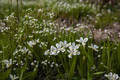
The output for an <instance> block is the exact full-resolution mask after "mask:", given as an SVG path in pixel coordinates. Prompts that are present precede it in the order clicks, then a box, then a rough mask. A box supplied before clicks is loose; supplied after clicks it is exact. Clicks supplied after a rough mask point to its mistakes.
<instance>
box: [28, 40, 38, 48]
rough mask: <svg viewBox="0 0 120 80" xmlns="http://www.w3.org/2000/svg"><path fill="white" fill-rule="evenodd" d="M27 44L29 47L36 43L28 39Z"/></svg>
mask: <svg viewBox="0 0 120 80" xmlns="http://www.w3.org/2000/svg"><path fill="white" fill-rule="evenodd" d="M27 44H28V45H29V46H30V47H33V46H34V45H36V42H35V41H29V42H27Z"/></svg>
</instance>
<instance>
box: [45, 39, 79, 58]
mask: <svg viewBox="0 0 120 80" xmlns="http://www.w3.org/2000/svg"><path fill="white" fill-rule="evenodd" d="M79 46H80V45H79V44H78V45H76V44H75V42H73V43H71V42H70V43H68V42H67V41H64V42H62V41H60V42H59V43H56V45H55V46H53V45H52V46H51V47H50V49H49V50H46V51H45V53H44V55H58V54H59V53H60V52H61V53H64V52H65V51H67V52H68V53H69V55H68V57H69V58H72V55H80V51H78V49H79Z"/></svg>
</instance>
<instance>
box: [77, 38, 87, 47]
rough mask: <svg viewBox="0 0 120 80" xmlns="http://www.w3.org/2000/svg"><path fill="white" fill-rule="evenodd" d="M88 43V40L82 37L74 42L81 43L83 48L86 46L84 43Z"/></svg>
mask: <svg viewBox="0 0 120 80" xmlns="http://www.w3.org/2000/svg"><path fill="white" fill-rule="evenodd" d="M87 41H88V38H84V39H83V37H80V39H79V40H76V42H79V43H82V45H83V46H85V45H86V42H87Z"/></svg>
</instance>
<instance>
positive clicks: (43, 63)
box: [41, 60, 58, 68]
mask: <svg viewBox="0 0 120 80" xmlns="http://www.w3.org/2000/svg"><path fill="white" fill-rule="evenodd" d="M41 64H42V65H44V66H47V65H50V67H51V68H52V67H54V66H56V67H58V64H57V63H55V62H50V61H48V60H44V61H42V62H41Z"/></svg>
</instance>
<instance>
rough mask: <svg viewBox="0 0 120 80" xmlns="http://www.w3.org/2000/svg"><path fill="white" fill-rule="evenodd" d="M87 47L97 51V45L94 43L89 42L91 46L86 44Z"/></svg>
mask: <svg viewBox="0 0 120 80" xmlns="http://www.w3.org/2000/svg"><path fill="white" fill-rule="evenodd" d="M88 47H89V48H92V49H93V50H95V51H98V48H99V46H97V45H95V44H91V46H88Z"/></svg>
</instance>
